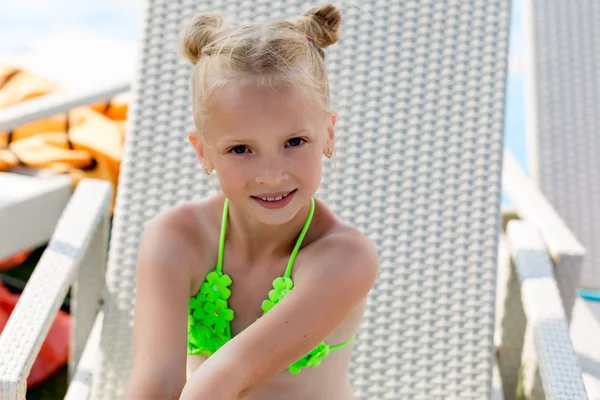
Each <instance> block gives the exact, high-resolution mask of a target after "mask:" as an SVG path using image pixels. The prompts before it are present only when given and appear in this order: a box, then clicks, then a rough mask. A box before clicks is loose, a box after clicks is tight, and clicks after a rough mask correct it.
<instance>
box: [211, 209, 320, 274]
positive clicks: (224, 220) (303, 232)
mask: <svg viewBox="0 0 600 400" xmlns="http://www.w3.org/2000/svg"><path fill="white" fill-rule="evenodd" d="M314 214H315V199H314V198H313V197H311V199H310V211H309V212H308V217H307V218H306V221H304V226H303V227H302V230H301V231H300V235H299V236H298V240H296V245H295V246H294V250H293V251H292V254H291V255H290V259H289V261H288V264H287V268H286V269H285V277H287V278H289V277H290V275H291V274H292V268H293V267H294V261H295V260H296V256H297V255H298V251H300V246H301V245H302V241H303V240H304V236H306V232H307V231H308V227H309V226H310V223H311V221H312V219H313V215H314ZM228 215H229V199H228V198H225V202H224V203H223V217H222V218H221V235H220V237H219V255H218V258H217V270H218V271H219V272H222V270H223V253H224V252H225V236H226V233H227V217H228Z"/></svg>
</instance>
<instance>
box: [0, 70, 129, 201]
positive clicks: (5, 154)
mask: <svg viewBox="0 0 600 400" xmlns="http://www.w3.org/2000/svg"><path fill="white" fill-rule="evenodd" d="M59 89H60V86H59V85H57V84H56V83H54V82H52V81H50V80H48V79H45V78H43V77H39V76H36V75H34V74H32V73H30V72H28V71H22V70H18V69H16V68H14V67H11V66H9V65H5V64H4V65H3V64H1V63H0V108H4V107H9V106H12V105H15V104H17V103H20V102H22V101H25V100H28V99H31V98H34V97H37V96H42V95H44V94H47V93H51V92H54V91H56V90H59ZM127 109H128V102H127V98H126V97H125V96H117V97H115V98H114V99H111V101H110V103H108V104H107V103H106V102H104V103H99V104H93V105H90V106H89V107H79V108H76V109H73V110H71V111H69V112H68V114H61V115H56V116H53V117H50V118H45V119H43V120H40V121H35V122H32V123H29V124H25V125H23V126H20V127H18V128H16V129H14V130H13V132H12V133H11V136H10V143H9V133H8V132H0V171H10V170H11V168H13V167H15V166H17V165H19V164H23V165H25V166H28V167H31V168H45V169H49V170H52V171H54V172H58V173H65V174H69V175H70V176H71V177H72V179H73V183H74V184H75V185H76V184H77V183H78V182H79V181H80V180H81V179H83V178H95V179H102V180H106V181H108V182H110V183H112V184H113V187H114V189H116V186H117V180H118V176H119V167H120V163H121V156H122V151H123V139H124V132H125V119H126V116H127ZM67 119H68V120H67ZM67 122H68V124H67ZM67 127H68V132H67ZM69 142H70V144H69ZM70 146H71V147H70ZM112 207H114V195H113V199H112V204H111V209H112Z"/></svg>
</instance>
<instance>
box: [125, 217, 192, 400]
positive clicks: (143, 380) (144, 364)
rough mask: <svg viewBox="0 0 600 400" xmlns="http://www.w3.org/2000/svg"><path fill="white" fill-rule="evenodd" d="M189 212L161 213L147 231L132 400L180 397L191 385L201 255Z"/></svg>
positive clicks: (140, 276) (135, 335)
mask: <svg viewBox="0 0 600 400" xmlns="http://www.w3.org/2000/svg"><path fill="white" fill-rule="evenodd" d="M183 214H185V212H182V211H176V212H169V213H167V214H163V215H160V216H158V217H157V218H155V219H154V220H152V221H151V222H150V223H149V224H148V225H147V227H146V229H145V231H144V234H143V235H142V240H141V245H140V251H139V258H138V267H137V288H136V290H137V291H136V303H135V317H134V327H133V370H132V374H131V377H130V379H129V382H128V387H127V391H126V395H125V398H126V399H127V400H133V399H136V400H138V399H141V400H149V399H161V400H164V399H177V398H178V397H179V395H180V393H181V390H182V388H183V386H184V385H185V380H186V370H185V369H186V355H187V347H186V346H187V307H188V302H189V292H190V265H191V264H192V263H193V262H194V260H197V259H198V258H197V256H196V255H195V254H194V250H193V249H194V248H193V247H192V246H190V245H189V244H188V243H189V242H190V232H189V231H186V228H185V227H186V222H185V221H183V217H186V216H185V215H183ZM188 220H189V219H188ZM191 237H192V238H193V237H194V236H193V235H192V236H191Z"/></svg>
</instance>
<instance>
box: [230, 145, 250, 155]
mask: <svg viewBox="0 0 600 400" xmlns="http://www.w3.org/2000/svg"><path fill="white" fill-rule="evenodd" d="M246 150H248V147H246V146H244V145H239V146H235V147H232V148H231V149H230V150H229V153H234V154H244V153H245V152H246Z"/></svg>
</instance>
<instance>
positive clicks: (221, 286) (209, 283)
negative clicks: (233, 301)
mask: <svg viewBox="0 0 600 400" xmlns="http://www.w3.org/2000/svg"><path fill="white" fill-rule="evenodd" d="M229 285H231V278H230V277H229V275H227V274H224V273H222V272H219V271H216V270H215V271H212V272H210V273H209V274H208V275H206V282H204V283H203V284H202V286H201V287H200V294H204V295H206V300H208V301H209V302H211V303H214V302H215V301H216V300H217V299H223V300H227V299H228V298H229V296H231V290H229V289H228V287H229Z"/></svg>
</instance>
